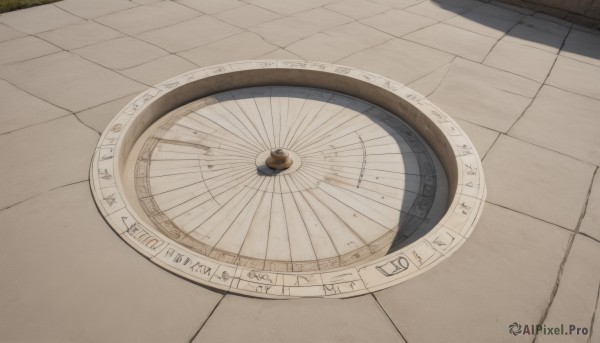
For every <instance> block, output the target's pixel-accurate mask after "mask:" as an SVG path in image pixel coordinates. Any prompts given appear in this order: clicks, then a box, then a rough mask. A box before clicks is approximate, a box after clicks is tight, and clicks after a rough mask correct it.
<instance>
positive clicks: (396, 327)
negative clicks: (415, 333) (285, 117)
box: [371, 293, 408, 343]
mask: <svg viewBox="0 0 600 343" xmlns="http://www.w3.org/2000/svg"><path fill="white" fill-rule="evenodd" d="M371 296H373V299H375V302H376V303H377V305H379V308H380V309H381V310H382V311H383V313H384V314H385V316H386V317H387V319H388V320H389V321H390V323H392V325H393V326H394V328H395V329H396V331H397V332H398V334H399V335H400V337H402V339H403V340H404V342H406V343H408V341H407V340H406V337H404V335H403V334H402V332H400V329H399V328H398V326H396V323H394V321H393V320H392V318H391V317H390V315H389V314H388V313H387V312H386V311H385V309H384V308H383V306H381V303H380V302H379V299H377V297H376V296H375V293H371Z"/></svg>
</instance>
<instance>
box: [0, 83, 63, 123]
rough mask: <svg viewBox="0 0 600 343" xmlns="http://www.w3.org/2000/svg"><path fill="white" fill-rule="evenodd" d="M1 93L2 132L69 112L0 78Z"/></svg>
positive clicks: (0, 121)
mask: <svg viewBox="0 0 600 343" xmlns="http://www.w3.org/2000/svg"><path fill="white" fill-rule="evenodd" d="M0 94H2V101H0V113H2V115H1V116H0V134H3V133H6V132H10V131H14V130H17V129H20V128H23V127H26V126H30V125H35V124H38V123H41V122H44V121H48V120H52V119H55V118H58V117H62V116H64V115H67V114H69V112H68V111H65V110H63V109H62V108H58V107H56V106H54V105H51V104H49V103H47V102H46V101H44V100H41V99H38V98H36V97H34V96H33V95H31V94H28V93H27V92H24V91H22V90H20V89H19V88H17V87H15V86H13V85H11V84H9V83H8V82H6V81H3V80H0Z"/></svg>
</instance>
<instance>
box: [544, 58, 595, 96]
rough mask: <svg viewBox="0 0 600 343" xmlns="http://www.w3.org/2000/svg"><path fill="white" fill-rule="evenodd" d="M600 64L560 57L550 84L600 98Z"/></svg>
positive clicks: (549, 81)
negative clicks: (599, 81)
mask: <svg viewBox="0 0 600 343" xmlns="http://www.w3.org/2000/svg"><path fill="white" fill-rule="evenodd" d="M597 80H600V66H595V65H591V64H587V63H583V62H579V61H576V60H572V59H570V58H565V57H560V56H559V57H558V59H557V60H556V64H555V65H554V68H553V69H552V72H551V73H550V76H549V77H548V84H549V85H552V86H556V87H558V88H561V89H564V90H568V91H571V92H575V93H578V94H582V95H586V96H590V97H592V98H595V99H599V100H600V83H598V82H596V81H597Z"/></svg>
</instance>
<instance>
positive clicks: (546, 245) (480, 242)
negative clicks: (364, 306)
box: [376, 170, 568, 342]
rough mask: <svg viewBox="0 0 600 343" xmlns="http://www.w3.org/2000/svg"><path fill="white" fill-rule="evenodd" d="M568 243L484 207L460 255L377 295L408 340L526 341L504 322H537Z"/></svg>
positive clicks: (556, 231) (543, 227)
mask: <svg viewBox="0 0 600 343" xmlns="http://www.w3.org/2000/svg"><path fill="white" fill-rule="evenodd" d="M486 172H487V170H486ZM567 241H568V232H567V231H565V230H563V229H561V228H558V227H556V226H554V225H551V224H547V223H544V222H542V221H539V220H535V219H533V218H531V217H528V216H525V215H523V214H520V213H516V212H513V211H510V210H507V209H504V208H500V207H498V206H494V205H492V204H489V203H488V204H485V207H484V209H483V214H482V216H481V220H480V221H479V223H478V224H477V227H476V228H475V230H474V231H473V234H472V235H471V237H470V238H469V241H468V242H466V243H465V244H464V246H462V247H461V248H460V250H458V251H457V252H456V253H454V255H452V256H451V257H450V258H449V259H447V260H446V261H444V262H443V263H441V264H439V265H438V266H437V267H435V268H434V269H433V270H430V271H428V272H426V273H424V274H423V275H420V276H418V277H416V278H414V279H412V280H410V282H405V283H402V284H400V285H398V286H395V287H392V288H388V289H386V290H384V291H380V292H377V293H376V297H377V299H378V300H379V302H380V303H381V305H382V306H383V308H384V309H385V311H386V312H387V314H388V315H389V316H390V318H391V319H392V320H393V321H394V323H395V324H396V326H397V327H398V329H399V330H400V332H402V334H403V336H404V337H405V338H406V340H407V341H408V342H449V341H451V342H531V337H530V336H529V337H528V336H517V337H515V336H512V335H510V334H509V333H508V325H509V324H510V323H512V322H514V321H515V320H518V321H520V322H523V323H537V322H538V320H539V318H541V316H542V313H543V311H544V310H545V308H546V306H547V304H548V299H549V298H550V296H551V293H552V289H553V287H554V282H555V280H556V276H557V271H558V267H559V265H560V263H561V261H562V258H563V256H564V254H565V250H566V245H567ZM432 325H433V327H432Z"/></svg>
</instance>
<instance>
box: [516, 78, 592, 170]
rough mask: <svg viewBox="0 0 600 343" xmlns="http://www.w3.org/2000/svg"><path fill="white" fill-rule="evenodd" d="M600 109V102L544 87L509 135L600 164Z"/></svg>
mask: <svg viewBox="0 0 600 343" xmlns="http://www.w3.org/2000/svg"><path fill="white" fill-rule="evenodd" d="M599 108H600V101H599V100H595V99H592V98H589V97H585V96H582V95H578V94H574V93H571V92H567V91H563V90H560V89H557V88H554V87H551V86H544V87H542V89H541V90H540V93H539V94H538V96H537V97H536V99H535V100H534V102H533V104H532V105H531V107H529V108H528V109H527V111H526V112H525V114H524V115H523V117H522V118H520V119H519V121H517V123H516V124H515V126H514V127H513V128H512V129H511V130H510V131H509V133H508V134H509V135H510V136H514V137H517V138H519V139H522V140H525V141H528V142H531V143H533V144H536V145H540V146H543V147H546V148H548V149H551V150H554V151H558V152H561V153H563V154H566V155H569V156H572V157H575V158H577V159H579V160H582V161H585V162H588V163H591V164H595V165H599V164H600V136H599V135H598V127H600V116H598V109H599ZM567 113H568V115H565V114H567Z"/></svg>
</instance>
